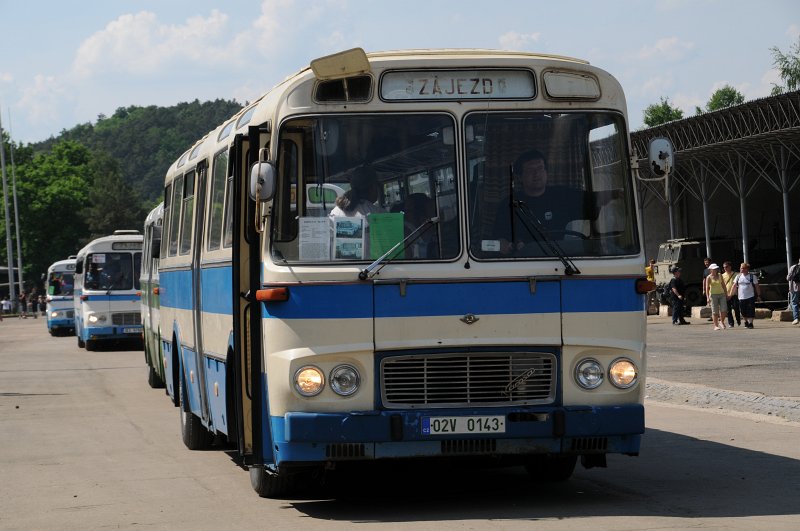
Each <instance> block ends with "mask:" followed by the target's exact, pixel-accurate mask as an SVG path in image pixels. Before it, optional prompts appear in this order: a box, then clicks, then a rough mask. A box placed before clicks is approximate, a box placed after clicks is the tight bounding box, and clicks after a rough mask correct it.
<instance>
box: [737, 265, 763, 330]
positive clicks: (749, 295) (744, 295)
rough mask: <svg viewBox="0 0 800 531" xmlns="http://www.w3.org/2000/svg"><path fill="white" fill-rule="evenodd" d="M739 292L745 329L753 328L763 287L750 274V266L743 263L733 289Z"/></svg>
mask: <svg viewBox="0 0 800 531" xmlns="http://www.w3.org/2000/svg"><path fill="white" fill-rule="evenodd" d="M732 289H736V290H738V292H739V306H740V307H741V310H742V317H744V327H745V328H753V319H755V316H756V300H760V299H761V287H760V286H759V285H758V278H757V277H756V276H755V275H754V274H752V273H751V272H750V264H745V263H742V265H741V266H739V274H738V275H736V278H735V279H734V280H733V288H732Z"/></svg>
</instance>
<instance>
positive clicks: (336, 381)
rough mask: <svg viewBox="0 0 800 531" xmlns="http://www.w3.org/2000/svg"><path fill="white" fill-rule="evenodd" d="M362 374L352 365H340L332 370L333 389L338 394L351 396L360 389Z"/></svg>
mask: <svg viewBox="0 0 800 531" xmlns="http://www.w3.org/2000/svg"><path fill="white" fill-rule="evenodd" d="M360 383H361V376H360V375H359V374H358V370H356V368H355V367H353V366H352V365H339V366H338V367H334V369H333V370H332V371H331V389H333V392H334V393H336V394H337V395H341V396H350V395H352V394H353V393H355V392H356V391H358V386H359V385H360Z"/></svg>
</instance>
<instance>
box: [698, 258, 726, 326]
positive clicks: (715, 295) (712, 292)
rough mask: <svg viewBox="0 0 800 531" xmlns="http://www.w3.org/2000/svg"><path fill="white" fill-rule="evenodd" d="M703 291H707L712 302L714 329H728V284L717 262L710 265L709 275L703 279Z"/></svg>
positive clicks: (707, 298)
mask: <svg viewBox="0 0 800 531" xmlns="http://www.w3.org/2000/svg"><path fill="white" fill-rule="evenodd" d="M703 291H704V292H705V295H706V300H707V301H709V303H710V304H711V318H712V320H713V321H714V330H725V329H727V328H728V325H727V323H726V320H727V318H728V304H727V298H728V297H727V294H728V286H727V284H725V279H724V278H723V277H722V275H721V274H720V273H719V266H718V265H717V264H711V265H709V266H708V276H707V277H706V279H705V280H704V281H703Z"/></svg>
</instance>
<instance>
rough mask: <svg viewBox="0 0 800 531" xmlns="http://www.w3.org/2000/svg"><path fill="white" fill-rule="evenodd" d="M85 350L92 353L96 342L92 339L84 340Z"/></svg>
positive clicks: (95, 348)
mask: <svg viewBox="0 0 800 531" xmlns="http://www.w3.org/2000/svg"><path fill="white" fill-rule="evenodd" d="M86 350H89V351H92V350H97V341H95V340H94V339H87V340H86Z"/></svg>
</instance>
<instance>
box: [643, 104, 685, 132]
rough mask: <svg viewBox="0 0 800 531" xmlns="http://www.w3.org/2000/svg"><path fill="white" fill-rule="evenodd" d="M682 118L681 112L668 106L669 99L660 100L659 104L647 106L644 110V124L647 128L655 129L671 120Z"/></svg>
mask: <svg viewBox="0 0 800 531" xmlns="http://www.w3.org/2000/svg"><path fill="white" fill-rule="evenodd" d="M681 118H683V111H682V110H681V109H679V108H677V107H673V106H672V105H670V104H669V98H663V97H662V98H661V99H660V102H659V103H653V104H652V105H648V106H647V108H645V110H644V123H645V125H647V127H655V126H657V125H661V124H665V123H667V122H671V121H673V120H680V119H681Z"/></svg>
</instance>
